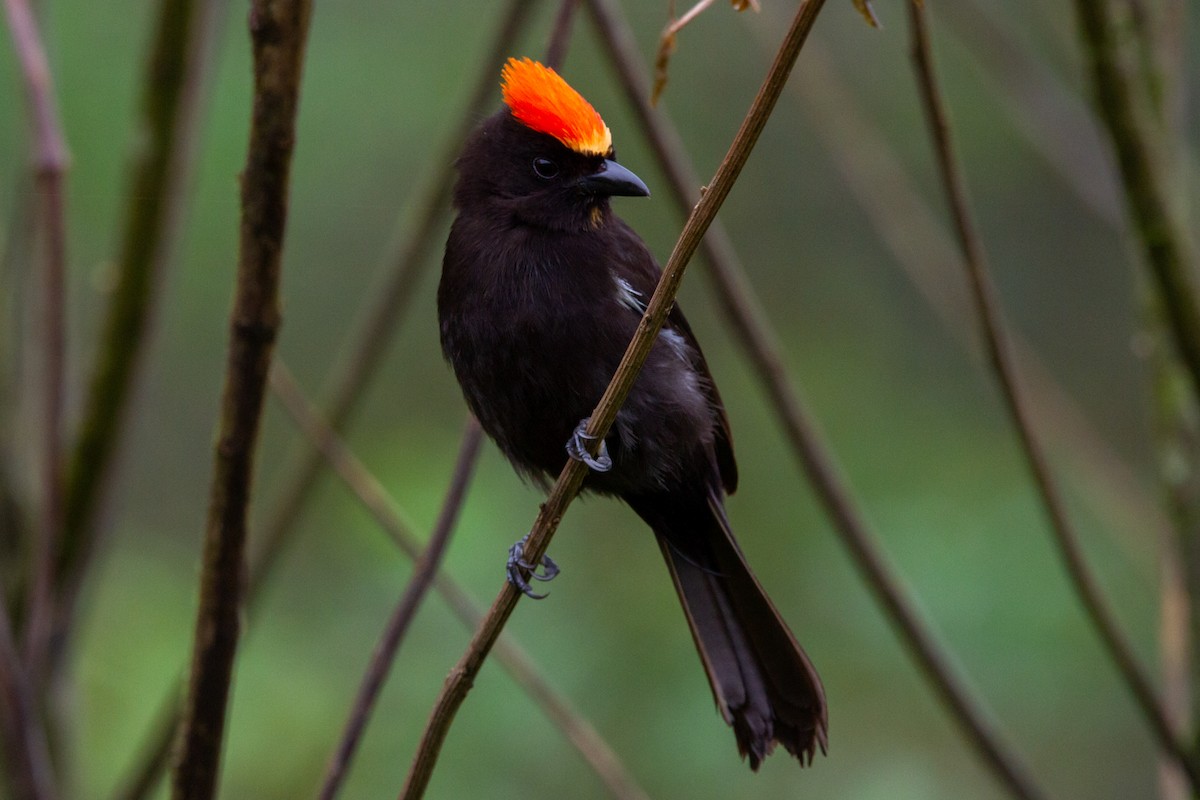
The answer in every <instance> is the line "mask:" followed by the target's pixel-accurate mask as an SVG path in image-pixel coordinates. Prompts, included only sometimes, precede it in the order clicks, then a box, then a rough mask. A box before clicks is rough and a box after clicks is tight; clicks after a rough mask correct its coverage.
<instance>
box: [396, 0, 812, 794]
mask: <svg viewBox="0 0 1200 800" xmlns="http://www.w3.org/2000/svg"><path fill="white" fill-rule="evenodd" d="M822 5H823V0H805V2H802V3H801V4H800V8H799V9H798V10H797V12H796V17H795V19H794V20H793V22H792V25H791V27H790V28H789V30H788V32H787V34H786V35H785V36H784V39H783V43H782V44H781V45H780V47H779V51H778V53H777V54H776V56H775V60H774V61H773V62H772V64H771V68H770V71H769V72H768V73H767V77H766V79H765V80H764V81H763V85H762V87H761V88H760V89H759V92H758V94H757V96H755V98H754V102H753V103H752V105H751V107H750V110H749V112H748V113H747V114H746V117H745V119H744V120H743V122H742V125H741V127H740V128H739V129H738V132H737V135H736V136H735V137H734V140H733V143H732V145H730V148H729V152H728V153H727V154H726V156H725V158H724V160H722V162H721V165H720V166H719V167H718V168H717V172H716V174H715V175H714V176H713V180H712V182H711V183H710V184H709V186H708V190H707V191H706V192H705V193H704V196H703V197H702V198H701V199H700V202H699V203H697V204H696V207H695V208H694V209H693V211H692V214H691V216H690V217H689V218H688V221H687V223H686V224H685V225H684V227H683V231H682V232H681V233H680V235H679V240H678V242H676V245H675V249H674V250H673V251H672V252H671V256H670V258H669V259H668V260H667V263H666V266H665V267H664V268H663V272H662V276H661V278H660V279H659V282H658V286H657V287H656V288H655V290H654V294H653V296H652V297H651V298H650V301H649V303H648V304H647V307H646V312H645V315H644V316H643V317H642V320H641V322H640V323H639V324H638V329H637V332H636V333H635V334H634V337H633V339H632V340H631V341H630V343H629V347H628V349H626V351H625V356H624V357H623V358H622V359H621V363H620V365H619V366H618V367H617V371H616V373H615V374H614V375H613V378H612V381H611V383H609V385H608V389H606V390H605V392H604V396H603V397H602V398H601V399H600V402H599V403H598V404H597V405H596V408H595V410H594V411H593V412H592V415H591V421H590V423H589V424H588V430H587V434H588V437H589V441H591V442H592V446H593V447H597V446H598V442H602V441H603V440H604V437H605V436H606V435H607V434H608V430H609V428H610V427H611V426H612V424H613V421H614V420H615V419H616V415H617V411H618V410H619V408H620V406H621V404H622V403H623V402H624V401H625V398H626V396H627V395H628V394H629V390H630V389H631V388H632V386H633V382H634V380H635V379H636V378H637V375H638V372H639V371H640V370H641V367H642V364H643V362H644V361H645V358H646V355H647V354H648V353H649V352H650V348H651V347H652V346H653V344H654V340H655V338H656V337H657V335H658V332H659V330H660V329H661V328H662V324H663V322H664V320H665V319H666V316H667V313H668V312H669V311H670V309H671V308H672V306H673V305H674V302H675V294H676V292H677V291H678V290H679V285H680V282H681V281H682V279H683V273H684V270H685V269H686V267H687V263H688V261H689V260H690V259H691V257H692V255H693V254H694V253H695V251H696V248H697V247H698V246H699V244H700V240H701V238H702V237H703V236H704V232H705V231H706V230H707V229H708V227H709V225H711V224H712V221H713V218H714V217H715V216H716V214H717V210H718V209H719V208H720V207H721V204H722V203H723V202H724V201H725V198H726V197H727V196H728V194H729V191H730V190H731V189H732V188H733V184H734V182H735V181H736V180H737V176H738V174H739V173H740V172H741V169H742V167H743V166H745V163H746V160H747V159H748V158H749V157H750V152H751V151H752V150H753V148H754V144H755V142H757V140H758V136H759V134H761V133H762V129H763V127H764V126H765V125H766V123H767V120H768V119H769V118H770V116H771V111H772V110H773V109H774V107H775V103H776V102H777V101H778V100H779V95H780V94H781V93H782V91H783V86H784V84H785V83H786V81H787V77H788V75H789V74H790V73H791V70H792V66H793V65H794V64H795V62H796V57H797V56H799V54H800V48H801V47H802V46H803V44H804V40H805V39H806V38H807V36H808V32H809V31H810V30H811V29H812V25H813V23H814V22H815V21H816V17H817V14H819V13H820V10H821V7H822ZM586 472H587V467H586V466H585V465H584V464H583V463H582V462H580V461H576V460H574V459H570V460H568V461H567V463H566V465H565V466H564V467H563V470H562V472H561V473H560V474H559V476H558V480H557V481H556V482H555V484H554V486H553V488H552V489H551V490H550V495H549V497H547V499H546V502H545V503H544V504H543V505H542V508H541V512H540V513H539V514H538V517H537V520H536V521H535V523H534V525H533V529H532V530H531V531H530V533H529V537H528V539H527V540H526V544H525V551H524V554H523V555H524V560H525V561H526V562H527V563H530V564H537V563H539V562H540V561H541V558H542V555H543V554H544V553H545V552H546V548H547V547H548V546H549V543H550V539H551V537H552V536H553V535H554V532H555V531H556V530H557V528H558V524H559V522H560V521H561V520H562V516H563V514H564V513H565V512H566V509H567V507H568V506H569V505H570V503H571V501H572V500H573V499H574V498H575V496H576V495H577V494H578V493H579V489H580V487H581V486H582V484H583V479H584V477H585V475H586ZM519 596H520V595H519V592H518V590H517V589H516V588H515V587H514V586H513V585H512V584H511V583H505V585H504V587H503V589H502V590H501V592H500V595H499V596H498V597H497V598H496V600H495V602H494V603H493V604H492V607H491V610H490V611H489V612H488V616H487V618H486V619H485V620H484V621H483V624H482V625H480V627H479V630H478V631H477V632H476V634H475V636H474V638H473V639H472V640H471V644H470V645H469V646H468V648H467V651H466V652H465V653H464V654H463V657H462V658H461V659H460V660H459V662H458V664H457V665H456V666H455V668H454V670H453V671H452V672H451V674H450V677H449V678H448V679H447V681H446V685H445V687H444V688H443V690H442V693H441V695H439V697H438V699H437V702H436V704H435V706H434V709H433V712H432V713H431V715H430V719H429V722H428V724H427V726H426V728H425V733H424V734H423V735H422V737H421V743H420V745H419V746H418V750H417V753H416V756H415V757H414V759H413V764H412V768H411V770H410V772H409V775H408V779H407V780H406V781H405V785H404V789H403V790H402V792H401V797H403V798H408V799H409V800H412V799H413V798H419V797H421V796H423V794H424V792H425V788H426V787H427V786H428V784H429V780H430V778H431V777H432V775H433V768H434V766H435V765H436V763H437V757H438V754H439V752H440V751H441V747H442V743H443V742H444V741H445V738H446V734H447V733H448V732H449V729H450V724H451V723H452V722H453V720H454V715H455V713H456V712H457V711H458V708H459V707H460V706H461V705H462V702H463V700H465V699H466V695H467V692H468V691H469V690H470V687H471V685H472V683H473V681H474V678H475V675H476V674H477V673H478V672H479V669H480V667H481V666H482V665H483V662H484V660H485V659H486V658H487V654H488V652H489V651H490V650H491V647H492V645H493V644H494V643H495V641H496V638H497V637H498V636H499V635H500V631H501V630H502V629H503V627H504V624H505V622H506V621H507V620H508V617H509V616H510V615H511V614H512V612H513V610H514V609H515V608H516V603H517V600H518V598H519Z"/></svg>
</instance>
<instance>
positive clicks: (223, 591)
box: [172, 0, 311, 800]
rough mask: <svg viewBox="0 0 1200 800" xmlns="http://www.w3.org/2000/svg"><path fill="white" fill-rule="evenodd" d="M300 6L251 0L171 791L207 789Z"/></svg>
mask: <svg viewBox="0 0 1200 800" xmlns="http://www.w3.org/2000/svg"><path fill="white" fill-rule="evenodd" d="M310 11H311V3H310V2H309V0H294V1H293V2H271V1H270V0H256V2H255V3H254V4H253V5H252V6H251V9H250V26H249V27H250V38H251V43H252V45H253V50H254V105H253V111H252V114H251V127H250V142H249V146H248V152H247V158H246V168H245V171H244V172H243V173H242V222H241V240H240V243H239V255H238V273H237V290H236V295H235V298H234V308H233V315H232V320H231V326H230V328H231V330H230V345H229V355H228V364H227V371H226V378H225V388H224V391H223V394H222V401H221V406H222V411H221V421H220V425H219V430H218V435H217V447H216V453H215V458H214V462H215V463H214V467H213V481H212V493H211V499H210V504H209V512H208V524H207V529H206V533H205V543H204V559H203V564H202V567H201V574H200V605H199V610H198V612H197V619H196V636H195V643H194V646H193V658H192V670H191V680H190V683H189V691H188V699H187V702H186V704H185V706H184V717H183V720H184V722H183V728H182V739H181V749H180V755H179V761H178V762H177V764H176V768H175V774H174V777H173V783H172V789H173V792H172V793H173V797H174V798H175V800H208V798H211V797H213V795H214V793H215V791H216V783H217V776H218V773H219V765H220V755H221V744H222V741H223V738H224V729H225V710H226V706H227V704H228V698H229V686H230V680H231V677H232V672H233V660H234V656H235V654H236V652H237V642H238V633H239V627H240V615H241V613H242V608H241V600H242V587H243V582H244V578H245V569H246V565H245V555H244V553H245V541H246V516H247V509H248V507H249V502H250V495H251V488H250V487H251V479H252V476H253V467H254V453H255V449H256V446H257V443H258V428H259V422H260V420H261V417H262V406H263V398H264V395H265V393H266V384H267V371H268V369H269V367H270V363H271V353H272V349H273V346H274V340H275V335H276V332H277V331H278V328H279V322H280V316H279V281H280V261H281V255H282V251H283V237H284V228H285V224H286V221H287V199H288V179H289V176H290V172H291V157H292V150H293V146H294V143H295V139H296V110H297V107H298V105H299V94H300V79H301V75H302V73H303V64H304V47H305V44H306V41H307V38H308V22H309V16H310Z"/></svg>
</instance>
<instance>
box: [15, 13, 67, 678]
mask: <svg viewBox="0 0 1200 800" xmlns="http://www.w3.org/2000/svg"><path fill="white" fill-rule="evenodd" d="M4 6H5V11H6V12H7V16H8V25H9V28H10V29H11V31H12V38H13V46H14V48H15V49H16V53H17V60H18V62H19V63H20V67H21V72H22V73H23V76H24V79H25V93H26V96H27V98H28V102H29V113H30V119H31V122H32V127H33V135H34V147H35V151H34V156H33V161H34V164H33V167H34V173H35V175H36V179H37V187H38V193H39V195H40V199H41V204H42V205H41V224H42V227H43V231H44V234H45V263H44V265H43V267H42V270H41V279H42V280H41V302H40V307H41V311H42V336H43V341H42V349H41V360H42V365H41V366H42V369H41V376H40V377H41V381H42V383H41V397H40V405H41V407H42V419H41V430H40V432H41V454H40V455H41V476H40V482H41V487H42V509H41V515H40V520H39V522H40V524H39V525H38V528H37V539H36V540H35V542H34V548H33V568H32V576H31V577H32V579H31V580H30V582H29V599H28V603H27V605H26V613H27V619H26V626H25V631H24V645H25V663H26V666H27V668H28V670H29V674H30V675H31V676H38V678H37V680H38V681H39V682H40V681H41V676H42V674H43V670H42V665H43V664H44V663H45V662H46V660H47V658H48V656H49V652H48V650H49V647H50V639H51V633H52V631H53V613H54V602H53V600H54V598H53V593H52V584H53V577H54V561H55V558H56V557H57V553H58V549H59V546H60V545H61V538H62V520H63V481H62V478H63V475H62V416H63V403H64V400H63V394H64V387H63V380H64V374H63V373H64V371H65V365H64V360H65V351H66V317H65V310H64V306H65V294H66V247H67V230H66V209H65V197H64V195H65V188H64V186H63V184H64V178H65V174H66V171H67V165H68V161H69V159H70V156H69V155H68V153H67V143H66V140H65V139H64V137H63V132H62V124H61V122H60V120H59V116H58V104H57V101H56V99H55V96H54V80H53V77H52V76H51V73H50V66H49V64H48V63H47V61H46V51H45V48H44V47H43V45H42V39H41V35H40V33H39V32H38V27H37V21H36V20H35V19H34V16H33V12H32V10H31V9H30V7H29V3H28V2H26V0H5V4H4Z"/></svg>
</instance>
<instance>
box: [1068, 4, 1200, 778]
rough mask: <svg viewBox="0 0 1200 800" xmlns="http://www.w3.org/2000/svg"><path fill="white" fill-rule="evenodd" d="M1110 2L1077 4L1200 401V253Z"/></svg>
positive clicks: (1129, 199)
mask: <svg viewBox="0 0 1200 800" xmlns="http://www.w3.org/2000/svg"><path fill="white" fill-rule="evenodd" d="M1109 5H1110V4H1109V3H1108V2H1107V0H1075V14H1076V17H1077V18H1078V21H1079V31H1080V36H1081V37H1082V40H1083V46H1084V49H1085V55H1086V57H1087V60H1088V67H1089V69H1090V70H1091V77H1092V88H1093V90H1094V92H1095V97H1096V105H1097V110H1098V112H1099V114H1100V116H1101V118H1102V119H1103V121H1104V124H1105V125H1106V127H1107V128H1108V134H1109V137H1110V138H1111V140H1112V144H1113V150H1114V152H1115V154H1116V158H1117V165H1118V167H1119V168H1120V172H1121V179H1122V181H1123V182H1124V186H1125V200H1126V204H1127V206H1128V211H1129V216H1130V218H1131V219H1132V220H1133V224H1134V229H1135V230H1136V232H1137V235H1138V238H1139V239H1140V243H1141V247H1142V250H1143V252H1144V256H1145V259H1146V264H1147V266H1148V267H1149V270H1150V273H1151V275H1152V276H1153V278H1154V281H1155V283H1156V284H1157V286H1158V292H1159V295H1160V300H1161V302H1162V305H1163V309H1164V311H1165V312H1166V321H1167V323H1168V327H1169V330H1170V331H1171V336H1172V340H1173V342H1174V345H1175V348H1176V350H1177V352H1178V354H1179V358H1180V360H1181V361H1182V362H1183V364H1184V366H1185V367H1186V369H1187V372H1188V376H1189V378H1190V380H1191V384H1192V389H1193V392H1194V393H1195V394H1196V395H1197V397H1200V296H1198V295H1197V293H1196V284H1195V277H1194V276H1195V269H1196V260H1195V255H1194V253H1193V252H1192V246H1191V242H1190V240H1189V239H1188V237H1187V234H1186V232H1185V231H1184V230H1183V228H1182V227H1181V226H1180V224H1179V222H1178V220H1177V219H1176V215H1175V213H1174V211H1173V209H1172V208H1171V204H1170V200H1169V194H1168V192H1167V190H1166V187H1165V185H1164V184H1165V181H1164V177H1163V174H1162V165H1161V164H1160V163H1159V159H1160V156H1161V154H1160V153H1158V152H1156V151H1155V149H1154V144H1153V142H1152V139H1151V137H1150V136H1149V135H1148V134H1147V133H1146V131H1145V130H1144V126H1145V120H1144V118H1143V117H1144V109H1140V108H1139V107H1138V105H1137V103H1136V101H1135V96H1136V91H1135V89H1134V87H1133V85H1132V80H1131V78H1130V76H1129V75H1127V74H1126V72H1125V70H1124V69H1123V68H1122V66H1121V62H1120V56H1119V52H1118V51H1119V47H1118V43H1117V38H1116V35H1115V32H1114V30H1113V23H1112V19H1111V18H1110V8H1109ZM1196 777H1200V774H1198V775H1197V776H1196ZM1193 783H1195V780H1194V781H1193Z"/></svg>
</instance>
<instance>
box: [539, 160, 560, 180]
mask: <svg viewBox="0 0 1200 800" xmlns="http://www.w3.org/2000/svg"><path fill="white" fill-rule="evenodd" d="M533 171H534V172H536V173H537V176H538V177H539V178H542V179H544V180H550V179H551V178H553V177H554V176H555V175H557V174H558V164H555V163H554V162H553V161H551V160H550V159H548V158H535V159H534V160H533Z"/></svg>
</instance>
